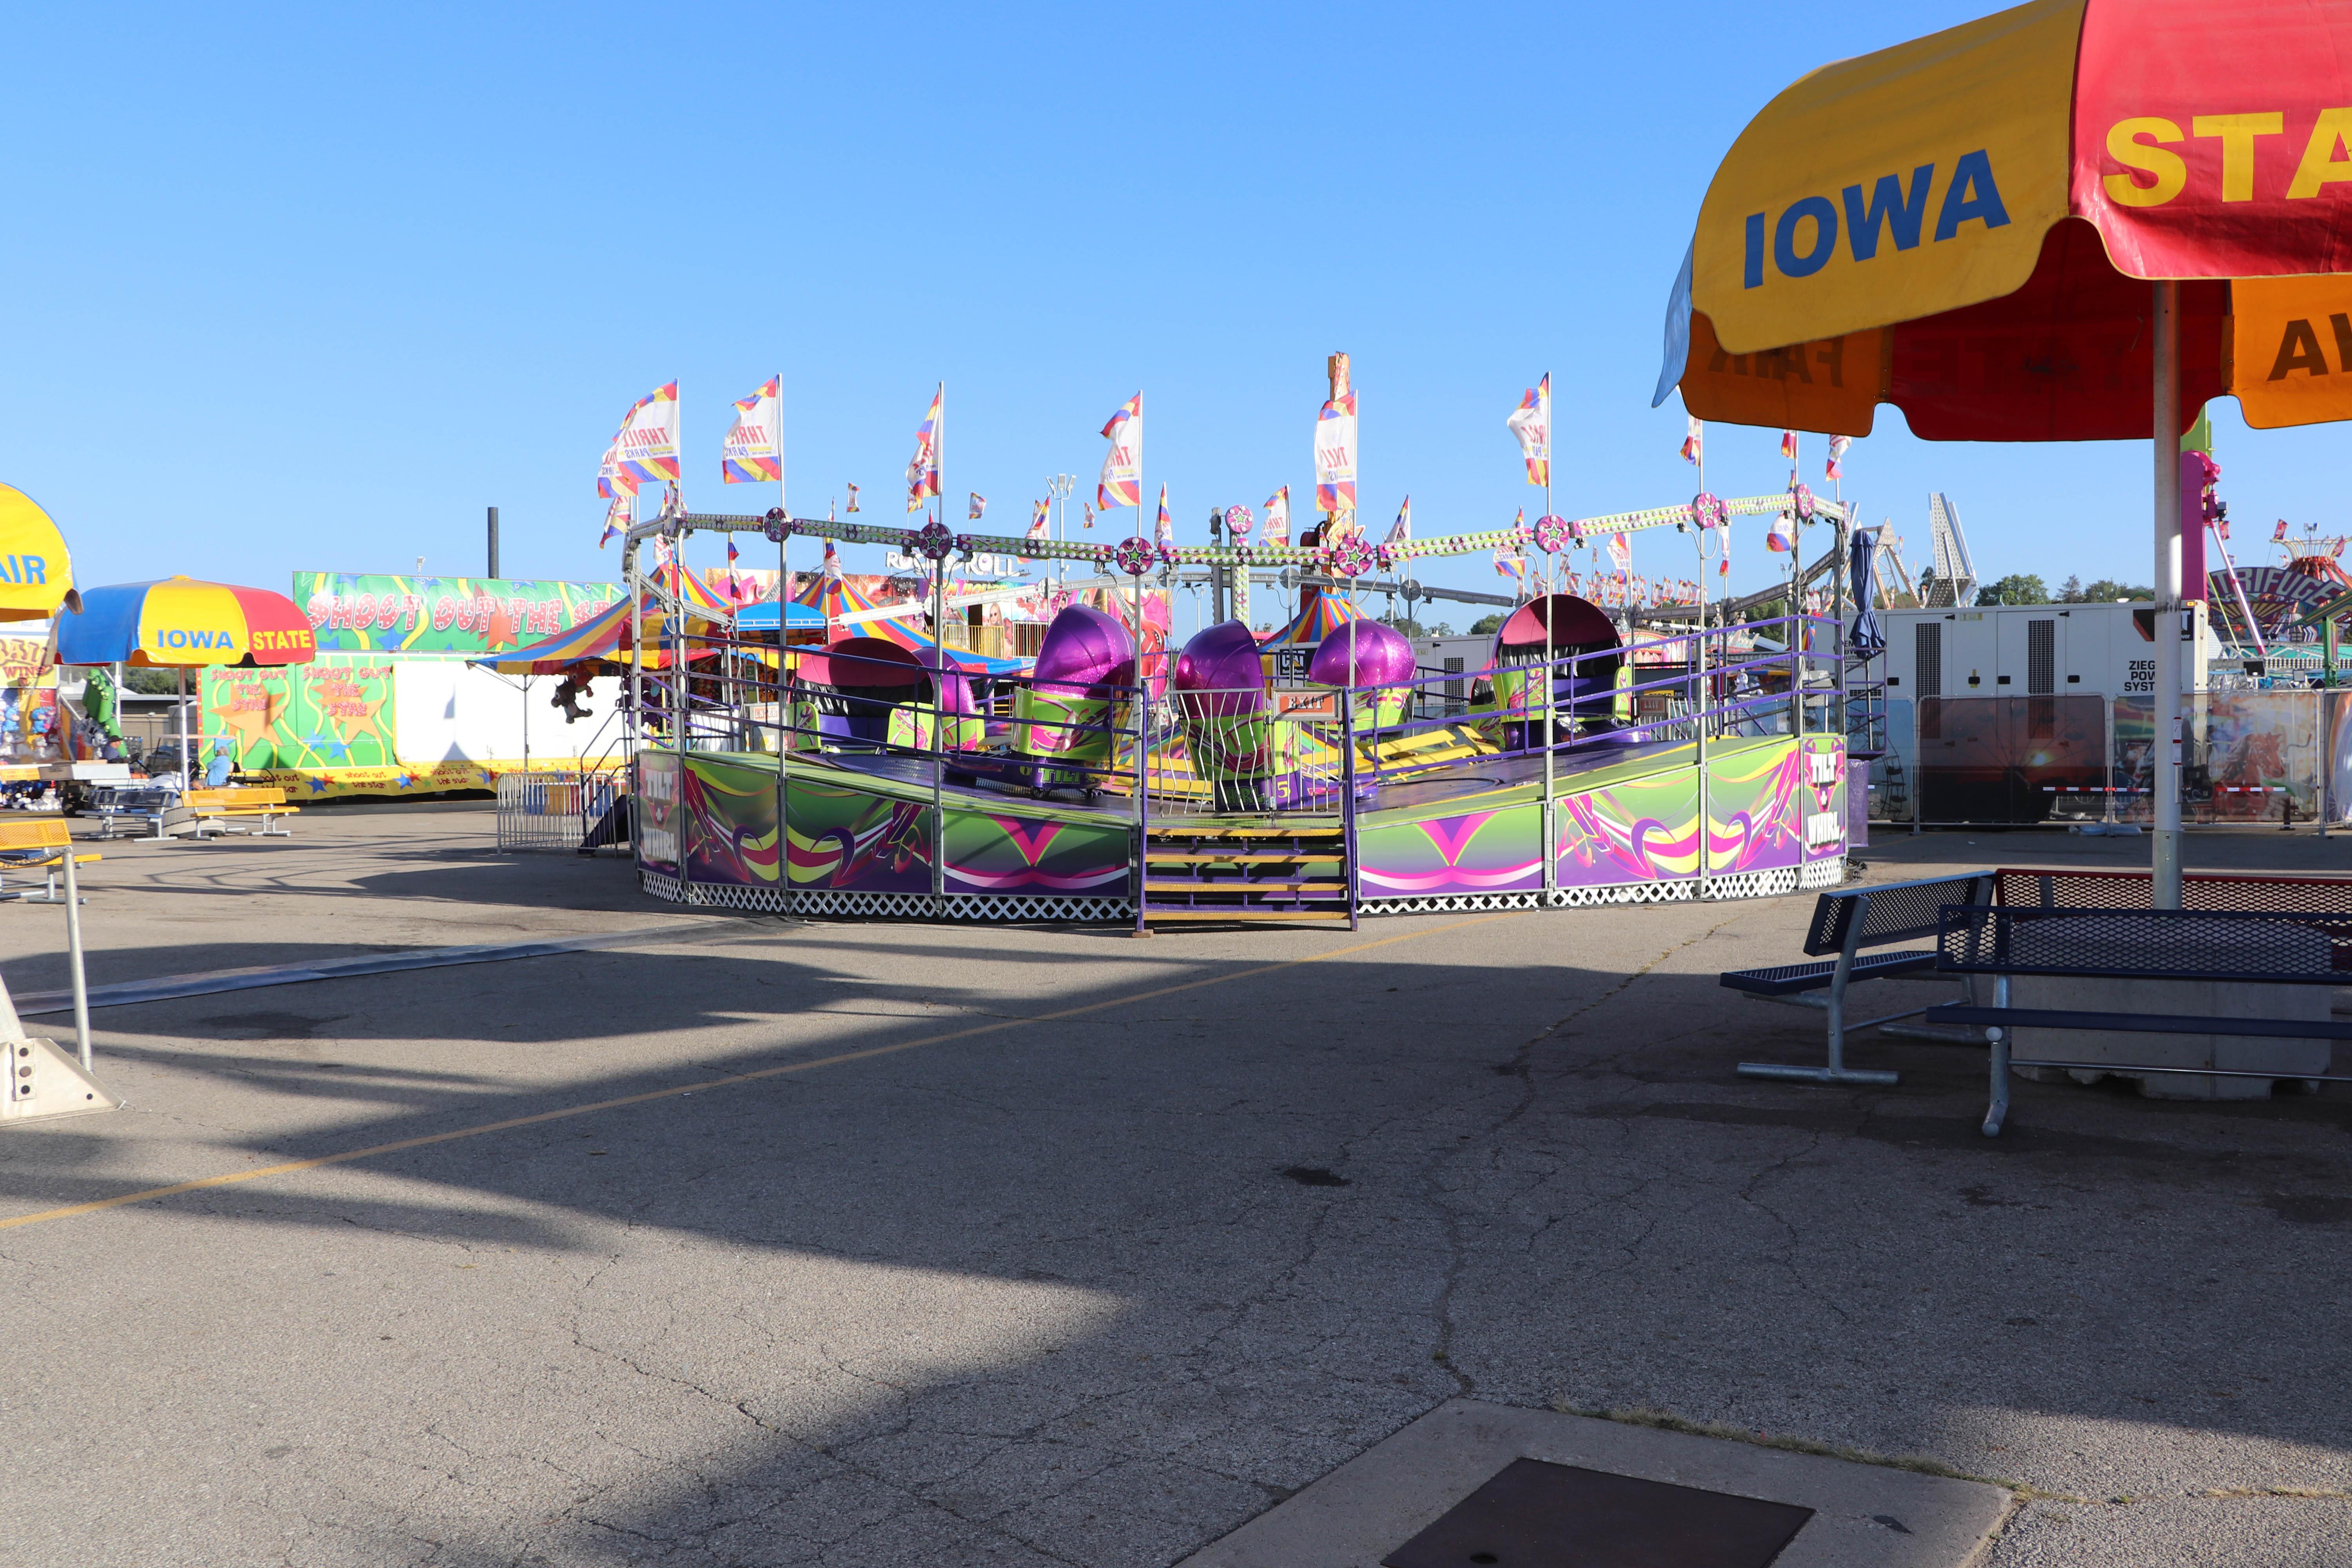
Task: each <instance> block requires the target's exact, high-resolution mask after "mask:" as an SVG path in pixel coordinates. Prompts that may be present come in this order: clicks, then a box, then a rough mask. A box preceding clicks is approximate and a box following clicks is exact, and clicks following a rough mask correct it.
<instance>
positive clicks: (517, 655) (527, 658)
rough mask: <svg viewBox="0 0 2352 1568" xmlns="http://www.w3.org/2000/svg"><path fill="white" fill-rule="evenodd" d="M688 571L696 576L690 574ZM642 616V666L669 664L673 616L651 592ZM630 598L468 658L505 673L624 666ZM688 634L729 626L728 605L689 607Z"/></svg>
mask: <svg viewBox="0 0 2352 1568" xmlns="http://www.w3.org/2000/svg"><path fill="white" fill-rule="evenodd" d="M688 575H689V576H690V575H692V574H688ZM638 609H639V616H640V617H641V618H642V620H643V622H644V626H645V634H646V655H645V658H644V660H643V662H642V664H641V666H640V668H646V669H667V668H669V650H668V648H667V647H666V646H665V645H664V642H663V638H664V637H665V636H666V635H667V621H668V617H667V614H666V612H664V610H663V609H662V607H661V601H660V600H659V599H658V598H656V597H655V595H652V594H650V593H648V594H646V595H642V596H641V597H640V598H639V600H638ZM629 623H630V617H629V601H628V600H627V599H625V598H622V599H615V600H614V601H613V603H611V604H609V605H605V606H604V608H603V609H601V610H599V611H597V612H596V613H595V614H594V615H593V616H589V617H588V618H587V619H586V620H584V621H582V622H581V623H580V624H579V625H578V626H573V627H572V629H571V630H569V631H564V632H558V633H557V634H556V635H555V636H553V637H548V638H545V639H544V640H542V641H540V642H535V643H530V644H529V645H527V646H525V647H519V648H512V649H509V651H507V652H505V653H495V654H490V655H488V656H486V657H484V658H472V659H467V661H466V662H467V663H468V664H478V665H484V666H487V667H488V668H491V669H495V670H497V671H499V673H500V674H502V675H560V674H562V672H563V671H565V670H567V669H569V668H572V666H573V665H575V664H580V663H583V662H589V661H604V662H607V663H613V664H617V665H623V666H625V665H627V664H628V663H630V662H631V661H630V659H629V658H628V654H629V650H630V648H631V646H632V645H631V642H630V637H631V629H630V624H629ZM687 626H688V633H689V635H702V634H707V633H709V632H711V631H714V630H717V631H724V629H725V627H726V606H725V605H723V604H720V605H716V610H715V613H712V614H709V615H700V614H694V613H691V612H689V614H688V616H687ZM720 651H721V650H720V649H719V648H717V647H695V648H694V649H693V650H692V652H691V653H690V654H689V655H688V659H689V662H690V661H692V660H695V659H702V658H717V657H718V655H719V652H720Z"/></svg>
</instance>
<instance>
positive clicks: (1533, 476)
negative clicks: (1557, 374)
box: [1504, 371, 1551, 488]
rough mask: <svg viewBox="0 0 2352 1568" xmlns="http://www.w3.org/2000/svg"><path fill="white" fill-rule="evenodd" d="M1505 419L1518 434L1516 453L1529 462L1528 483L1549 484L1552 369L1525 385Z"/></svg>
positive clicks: (1514, 432)
mask: <svg viewBox="0 0 2352 1568" xmlns="http://www.w3.org/2000/svg"><path fill="white" fill-rule="evenodd" d="M1504 423H1505V424H1506V425H1507V426H1509V427H1510V431H1511V434H1512V435H1514V436H1517V437H1518V438H1519V455H1520V456H1521V457H1523V458H1526V459H1527V462H1528V483H1529V484H1531V485H1543V486H1545V487H1547V488H1549V486H1550V484H1551V373H1550V372H1549V371H1547V372H1545V373H1544V378H1543V379H1542V380H1541V381H1539V382H1538V383H1536V384H1535V385H1534V386H1532V387H1529V388H1528V395H1526V396H1525V397H1522V398H1520V399H1519V405H1518V407H1517V408H1516V409H1514V410H1513V411H1512V413H1511V416H1510V417H1509V418H1508V419H1507V420H1505V421H1504Z"/></svg>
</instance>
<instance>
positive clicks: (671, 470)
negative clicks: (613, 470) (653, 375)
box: [613, 381, 678, 489]
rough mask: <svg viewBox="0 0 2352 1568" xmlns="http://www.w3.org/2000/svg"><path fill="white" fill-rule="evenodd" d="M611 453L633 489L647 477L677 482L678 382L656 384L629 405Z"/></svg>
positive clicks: (672, 482)
mask: <svg viewBox="0 0 2352 1568" xmlns="http://www.w3.org/2000/svg"><path fill="white" fill-rule="evenodd" d="M613 446H614V457H615V458H616V459H617V460H618V462H619V463H620V466H621V467H622V468H624V469H625V470H626V471H627V472H628V475H629V477H630V479H633V480H634V481H635V483H634V484H632V485H631V487H630V488H631V489H635V487H636V485H637V484H643V483H645V482H646V480H648V479H655V480H662V481H667V482H668V483H671V484H675V483H677V479H678V464H677V383H676V382H674V381H673V382H668V383H666V384H663V385H660V386H657V387H655V388H654V389H653V391H651V392H649V393H647V394H646V395H645V396H643V397H640V398H638V399H637V400H636V402H635V403H633V404H631V405H629V412H628V416H627V417H625V418H624V419H623V420H622V421H621V433H620V434H619V435H617V436H615V437H613Z"/></svg>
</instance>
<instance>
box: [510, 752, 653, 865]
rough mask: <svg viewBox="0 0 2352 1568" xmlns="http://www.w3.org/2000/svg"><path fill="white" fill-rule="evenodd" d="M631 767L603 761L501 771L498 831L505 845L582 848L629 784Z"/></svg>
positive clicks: (511, 848)
mask: <svg viewBox="0 0 2352 1568" xmlns="http://www.w3.org/2000/svg"><path fill="white" fill-rule="evenodd" d="M625 772H626V770H625V769H623V768H620V767H599V768H587V767H583V768H579V769H565V770H562V771H560V772H559V771H556V770H552V769H550V770H547V771H544V772H541V771H537V770H534V771H532V772H530V773H501V774H500V775H499V781H498V813H497V815H498V834H499V849H500V850H501V851H507V850H523V849H577V848H579V847H580V846H581V844H582V843H583V840H585V838H586V837H587V834H588V829H589V828H590V826H593V824H595V823H596V822H598V821H601V820H602V819H603V818H604V816H605V815H606V814H607V813H609V812H610V811H611V810H612V809H613V803H614V800H615V799H616V798H617V797H618V796H619V795H621V794H622V792H623V791H624V790H625V789H626V787H627V784H626V782H625Z"/></svg>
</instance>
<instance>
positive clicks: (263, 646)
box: [57, 577, 319, 669]
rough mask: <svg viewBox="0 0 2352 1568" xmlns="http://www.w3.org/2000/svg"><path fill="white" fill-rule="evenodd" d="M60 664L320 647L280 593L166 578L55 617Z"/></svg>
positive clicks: (214, 660) (164, 660)
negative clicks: (73, 612)
mask: <svg viewBox="0 0 2352 1568" xmlns="http://www.w3.org/2000/svg"><path fill="white" fill-rule="evenodd" d="M57 640H58V663H59V664H129V665H144V666H151V667H160V668H167V669H168V668H173V667H178V668H193V667H195V666H200V665H221V664H228V665H239V666H247V667H250V666H254V665H272V664H308V663H310V660H311V659H312V658H314V657H315V656H316V655H317V653H318V651H319V644H318V639H317V637H314V636H313V635H312V633H311V630H310V616H306V615H304V614H303V613H302V612H301V610H300V609H299V608H298V607H297V606H296V605H295V603H294V601H293V600H291V599H289V598H288V597H287V596H286V595H283V594H273V593H271V592H270V591H269V590H268V589H267V588H241V587H236V586H234V585H232V584H227V583H200V582H198V581H197V580H196V579H195V578H194V577H167V578H164V579H163V581H162V582H160V583H122V584H115V585H113V586H110V587H105V588H92V589H91V590H90V591H89V593H87V594H85V595H82V605H81V613H80V614H79V615H67V616H59V617H58V639H57Z"/></svg>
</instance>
